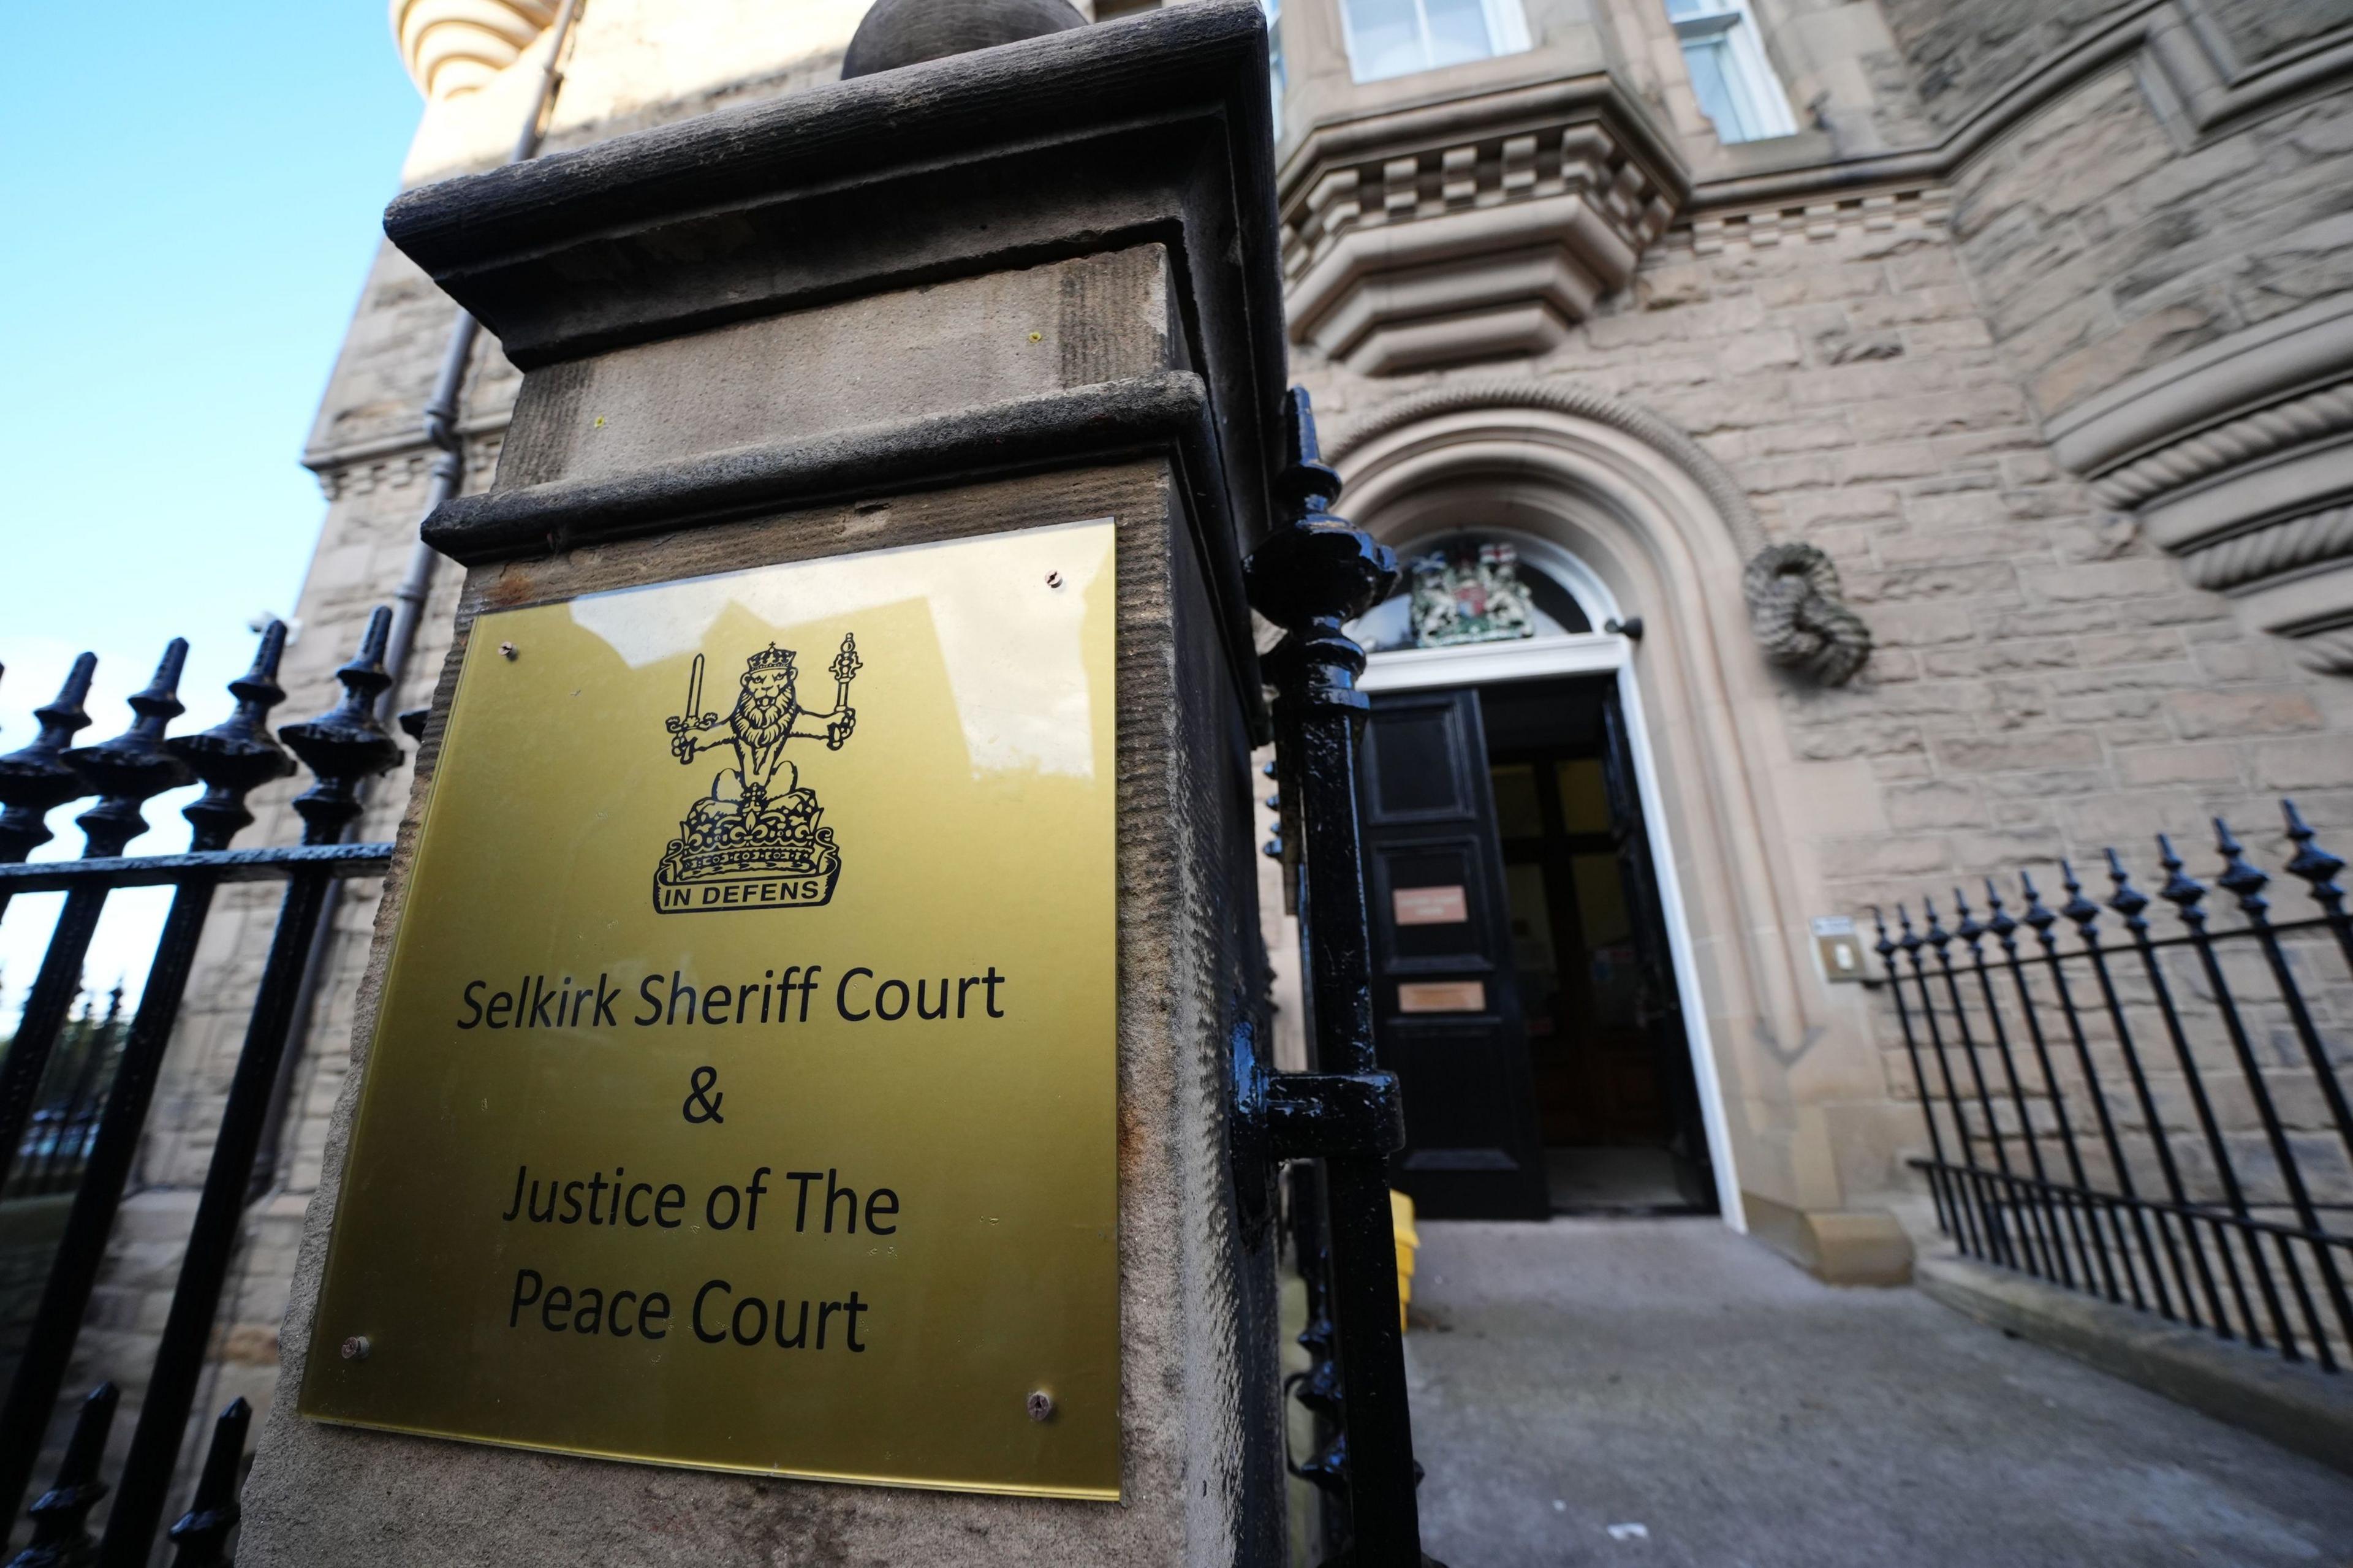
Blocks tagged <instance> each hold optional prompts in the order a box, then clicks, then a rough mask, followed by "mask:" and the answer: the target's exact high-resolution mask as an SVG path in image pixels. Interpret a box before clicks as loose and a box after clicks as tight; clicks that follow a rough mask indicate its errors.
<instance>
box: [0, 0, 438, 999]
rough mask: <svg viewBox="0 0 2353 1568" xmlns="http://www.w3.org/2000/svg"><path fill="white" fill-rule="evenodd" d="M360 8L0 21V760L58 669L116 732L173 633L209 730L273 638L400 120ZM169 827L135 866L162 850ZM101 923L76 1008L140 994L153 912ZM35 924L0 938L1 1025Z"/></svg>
mask: <svg viewBox="0 0 2353 1568" xmlns="http://www.w3.org/2000/svg"><path fill="white" fill-rule="evenodd" d="M419 109H420V103H419V100H418V98H417V91H416V89H414V88H413V87H412V86H411V85H410V84H409V81H408V79H407V77H406V74H405V73H404V72H403V71H402V69H401V67H400V60H399V57H398V55H397V53H396V50H395V48H394V47H393V42H392V38H391V36H390V31H389V28H388V26H387V24H386V21H385V6H384V5H383V4H382V3H381V0H237V3H236V4H234V5H213V6H201V7H200V6H190V5H136V6H132V7H127V8H121V9H110V8H104V7H90V6H85V5H34V4H16V5H0V474H5V487H0V665H5V667H6V668H5V674H4V675H0V752H5V751H14V750H15V749H16V748H17V747H19V746H21V745H23V744H25V743H26V742H27V741H29V740H30V739H31V738H32V734H33V724H32V720H31V718H30V716H29V710H30V709H32V708H33V707H35V706H37V704H39V703H41V702H43V701H46V700H47V699H48V697H49V696H50V695H51V694H52V693H53V692H54V691H55V690H56V689H57V684H58V679H60V677H61V676H62V675H63V673H64V669H65V666H66V664H67V662H68V661H69V660H70V659H71V658H72V656H73V655H74V654H75V653H76V652H78V651H79V650H81V649H83V648H89V649H90V650H91V651H93V652H95V653H96V654H97V655H98V656H99V672H98V685H97V689H96V690H95V692H94V694H93V697H92V700H91V702H90V715H91V718H92V721H93V722H92V723H91V725H90V729H88V730H86V731H83V738H84V739H85V740H96V739H100V738H101V737H103V736H106V735H109V734H112V733H115V732H117V731H120V730H121V728H122V727H123V725H124V723H125V722H126V721H127V720H128V718H129V714H128V711H127V710H125V709H124V707H123V706H122V698H123V696H124V695H125V694H127V693H128V692H130V691H132V690H135V689H137V688H138V687H139V686H141V685H142V684H143V683H144V681H145V679H146V678H147V676H148V674H149V673H150V672H151V671H152V670H153V668H154V663H155V659H156V657H157V655H158V654H159V653H160V652H161V651H162V648H163V645H164V641H165V640H166V639H167V638H169V637H172V636H174V635H175V634H176V635H178V636H182V637H186V638H188V640H189V642H190V643H191V645H192V647H191V651H190V656H189V662H188V674H187V678H186V679H185V681H184V682H183V683H182V687H181V693H182V698H183V700H185V701H186V702H187V704H188V708H189V711H188V714H187V716H186V718H185V719H184V720H183V721H181V722H182V724H183V725H187V726H193V727H196V728H202V727H204V726H206V725H209V724H212V723H214V722H216V721H218V720H219V719H220V718H221V716H222V715H223V714H224V713H225V712H226V711H227V703H228V699H227V694H226V693H225V692H223V691H222V689H221V685H222V682H224V681H225V680H227V679H229V677H231V676H232V675H234V674H236V673H237V671H238V670H239V669H241V668H244V666H245V664H246V663H247V662H248V660H249V659H250V658H251V657H252V647H253V640H254V639H253V637H252V635H251V634H250V633H249V632H248V630H247V629H246V628H247V624H248V622H249V621H250V620H252V619H253V618H254V617H255V616H257V615H259V614H260V613H262V612H264V611H274V612H277V613H279V614H281V615H282V614H286V613H289V612H290V608H291V606H292V605H293V603H294V597H295V595H296V592H297V591H298V590H299V588H300V587H301V580H302V573H303V570H304V568H305V566H306V565H307V564H308V562H309V558H310V552H311V542H312V539H313V536H314V535H315V534H316V532H317V531H318V526H319V521H320V517H321V514H322V510H323V509H322V502H321V500H320V496H319V489H318V486H317V484H316V482H315V481H314V480H313V479H311V476H310V474H309V473H308V472H306V471H305V470H304V469H303V468H301V467H300V466H299V464H298V463H297V462H296V458H297V456H298V454H299V453H300V452H301V447H302V441H303V437H304V436H305V435H306V434H307V432H308V430H309V427H310V423H311V415H312V413H313V412H314V410H315V406H316V405H317V402H318V398H319V395H320V392H321V390H322V388H323V387H324V386H325V384H326V378H327V374H328V371H329V370H330V369H331V368H332V363H333V360H334V353H335V349H336V346H337V344H338V343H339V342H341V341H342V338H343V330H344V327H345V325H346V323H347V322H348V321H349V319H350V316H351V312H352V307H353V303H354V302H355V301H356V300H357V299H358V296H359V289H360V285H361V282H362V280H363V279H364V276H365V273H366V269H367V265H368V260H369V258H370V257H371V256H372V255H373V254H374V252H375V246H376V242H377V240H378V238H379V237H380V232H381V231H380V229H379V227H378V224H379V221H380V217H381V215H382V212H383V208H384V204H385V202H386V201H387V200H388V199H390V197H391V195H393V192H394V190H395V189H396V183H397V175H398V172H399V167H400V162H401V157H402V154H403V153H405V152H406V148H407V144H408V138H409V135H410V132H412V131H413V130H414V129H415V127H416V123H417V114H418V111H419ZM280 716H281V717H299V716H300V715H293V714H281V715H280ZM177 805H178V801H177V799H176V798H167V799H165V800H162V801H158V802H156V803H154V804H153V805H150V806H149V807H148V810H147V817H148V820H149V822H151V823H152V824H153V825H154V827H153V831H152V832H150V834H149V835H148V836H147V837H145V838H144V839H142V840H140V841H139V842H138V843H136V844H134V845H133V846H132V847H133V849H134V850H149V851H154V850H171V849H178V848H183V847H185V845H186V842H187V828H186V825H185V822H183V821H182V820H181V818H180V816H179V815H178V812H177ZM73 810H74V808H72V807H68V808H65V809H63V810H60V811H58V812H56V813H53V814H52V815H51V816H50V819H49V822H50V826H51V828H52V829H53V830H54V831H56V832H57V833H58V840H57V841H56V842H53V843H52V844H50V845H49V846H48V847H47V850H46V851H45V857H46V856H47V855H56V854H59V853H65V854H72V853H77V852H79V847H80V835H79V832H78V831H76V830H75V829H74V828H73V826H72V821H71V818H72V813H73ZM117 901H118V902H128V903H130V904H132V907H126V908H125V909H123V910H121V911H120V914H121V919H117V918H115V917H114V916H110V921H109V929H108V930H107V931H105V932H103V933H102V934H101V937H100V943H99V946H98V947H97V948H96V949H95V950H94V951H93V953H92V962H91V966H90V979H91V980H92V981H93V982H94V983H98V984H111V981H112V979H113V977H114V975H115V974H116V973H118V972H120V971H121V970H124V969H130V970H132V971H134V972H135V971H136V970H137V969H139V968H141V967H143V963H144V954H143V952H141V951H140V949H139V943H138V942H137V941H136V931H135V930H134V929H133V928H134V927H135V925H136V924H137V923H138V921H136V920H135V918H134V917H135V916H136V915H137V914H138V912H139V911H138V906H143V905H144V904H149V903H153V904H155V905H156V906H157V907H158V908H160V902H161V900H160V899H159V898H158V897H156V896H154V895H149V896H147V897H145V898H143V899H142V900H117ZM56 902H57V900H56V899H55V898H53V897H51V898H38V899H21V900H17V901H16V904H15V905H13V906H12V907H11V909H10V910H9V912H8V914H7V915H6V917H5V921H0V1022H5V1019H6V1018H8V1017H9V1016H13V1014H14V1013H15V1011H16V1005H17V1003H18V999H19V997H20V996H21V994H22V992H23V989H24V987H25V986H26V985H27V984H30V983H31V980H32V977H33V970H34V967H35V965H36V964H37V962H38V954H39V951H40V947H41V945H42V943H43V942H44V940H45V938H46V935H47V927H48V924H49V922H50V921H51V919H52V918H53V913H54V909H55V905H56Z"/></svg>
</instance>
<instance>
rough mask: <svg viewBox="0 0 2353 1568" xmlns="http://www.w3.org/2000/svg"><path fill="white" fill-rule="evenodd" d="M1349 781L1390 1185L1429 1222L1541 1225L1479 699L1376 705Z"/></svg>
mask: <svg viewBox="0 0 2353 1568" xmlns="http://www.w3.org/2000/svg"><path fill="white" fill-rule="evenodd" d="M1361 767H1362V779H1361V784H1362V789H1361V792H1360V799H1361V801H1362V803H1363V808H1364V844H1365V856H1366V865H1367V867H1368V868H1370V871H1371V878H1370V889H1369V892H1370V900H1369V901H1370V903H1371V906H1372V907H1371V910H1370V911H1369V912H1370V914H1371V916H1372V923H1373V964H1374V976H1373V1005H1374V1015H1375V1019H1374V1031H1375V1038H1376V1040H1377V1044H1378V1047H1379V1049H1380V1054H1381V1059H1382V1061H1383V1062H1384V1063H1385V1064H1386V1065H1388V1067H1389V1068H1391V1069H1392V1070H1393V1071H1395V1072H1396V1073H1397V1074H1398V1077H1399V1079H1402V1080H1403V1083H1404V1086H1405V1101H1406V1138H1407V1147H1406V1151H1405V1153H1404V1154H1403V1155H1402V1156H1401V1157H1400V1158H1399V1159H1398V1163H1397V1165H1396V1166H1395V1167H1394V1170H1393V1179H1394V1180H1395V1181H1396V1182H1397V1184H1398V1186H1400V1187H1402V1188H1403V1189H1404V1190H1405V1191H1406V1192H1408V1193H1409V1194H1411V1195H1412V1196H1413V1199H1414V1202H1415V1204H1416V1205H1418V1206H1419V1209H1420V1210H1421V1212H1423V1213H1424V1214H1426V1215H1430V1217H1431V1218H1434V1219H1438V1218H1520V1217H1529V1216H1536V1215H1545V1214H1546V1213H1548V1212H1549V1211H1550V1205H1549V1202H1548V1200H1547V1198H1546V1192H1545V1184H1544V1165H1543V1158H1542V1152H1541V1149H1540V1147H1539V1144H1538V1141H1537V1132H1536V1121H1535V1105H1534V1100H1533V1092H1532V1089H1531V1085H1530V1081H1529V1075H1528V1059H1527V1039H1526V1035H1525V1028H1524V1026H1523V1023H1522V1020H1521V1016H1520V1004H1519V994H1518V987H1517V984H1516V982H1515V979H1514V972H1513V964H1512V952H1511V941H1510V934H1509V933H1510V929H1511V928H1510V924H1509V921H1508V918H1507V916H1506V913H1505V910H1504V887H1503V863H1502V858H1501V856H1500V854H1499V853H1498V851H1497V848H1496V839H1495V826H1494V815H1493V804H1492V802H1491V800H1490V794H1489V788H1488V781H1487V762H1486V742H1485V737H1484V735H1483V733H1482V729H1481V725H1480V719H1479V703H1478V694H1477V693H1476V692H1475V691H1472V690H1461V691H1434V692H1406V693H1396V694H1391V695H1386V696H1376V697H1374V698H1373V700H1372V719H1371V722H1370V723H1369V724H1368V725H1367V727H1366V737H1365V746H1364V751H1363V763H1362V764H1361Z"/></svg>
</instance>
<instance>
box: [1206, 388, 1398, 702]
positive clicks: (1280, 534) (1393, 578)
mask: <svg viewBox="0 0 2353 1568" xmlns="http://www.w3.org/2000/svg"><path fill="white" fill-rule="evenodd" d="M1284 413H1285V421H1286V425H1285V431H1284V443H1285V446H1286V448H1287V450H1286V453H1285V462H1284V465H1283V469H1282V473H1280V474H1278V475H1276V476H1275V481H1274V492H1275V500H1276V501H1277V502H1278V503H1279V504H1280V505H1281V507H1282V510H1284V511H1285V512H1286V513H1289V514H1290V515H1291V521H1290V522H1289V523H1288V525H1287V526H1285V527H1282V528H1279V529H1277V530H1275V531H1274V532H1273V533H1271V534H1270V535H1269V536H1268V537H1267V539H1266V540H1265V542H1263V543H1261V544H1260V545H1259V547H1258V548H1257V549H1256V550H1254V551H1252V552H1250V560H1249V561H1248V562H1247V563H1245V565H1244V567H1243V576H1244V581H1245V583H1246V584H1247V585H1248V587H1249V591H1250V605H1251V607H1252V608H1254V609H1256V610H1257V611H1258V613H1259V614H1261V615H1262V616H1265V617H1266V618H1267V619H1268V620H1270V621H1272V622H1273V623H1274V624H1275V625H1276V626H1281V627H1282V628H1283V629H1284V630H1286V631H1289V632H1292V633H1293V634H1296V635H1300V636H1304V635H1305V634H1307V633H1308V632H1309V631H1310V630H1311V629H1312V630H1316V631H1323V632H1328V633H1329V634H1331V635H1333V636H1336V635H1337V633H1338V631H1339V627H1340V626H1341V623H1343V622H1345V621H1348V620H1352V619H1354V618H1355V617H1356V616H1360V615H1362V614H1364V612H1365V611H1366V610H1367V609H1369V608H1370V607H1371V606H1372V605H1374V604H1376V603H1377V602H1378V601H1379V600H1380V599H1382V598H1383V597H1385V596H1386V595H1388V592H1389V590H1390V589H1391V588H1392V587H1393V586H1395V584H1396V583H1397V554H1396V552H1393V551H1391V550H1390V549H1389V547H1388V545H1386V544H1377V543H1376V542H1374V541H1373V539H1372V537H1371V536H1370V535H1369V534H1366V533H1365V532H1363V531H1360V530H1358V529H1356V528H1352V527H1350V526H1349V525H1348V524H1347V523H1346V522H1345V521H1342V520H1341V519H1339V518H1336V517H1334V516H1332V515H1331V514H1330V513H1329V512H1328V511H1326V510H1324V509H1325V508H1326V507H1328V506H1330V505H1331V503H1332V502H1333V501H1334V500H1336V499H1337V498H1338V496H1339V494H1340V476H1339V475H1338V474H1336V473H1335V472H1333V471H1332V469H1330V468H1327V467H1325V466H1324V458H1323V453H1322V450H1321V448H1320V447H1318V446H1317V444H1316V440H1315V416H1314V410H1313V409H1312V408H1311V407H1310V406H1309V405H1308V400H1307V393H1306V391H1305V389H1304V388H1302V387H1296V386H1294V387H1293V388H1292V389H1291V395H1290V398H1289V401H1288V402H1287V404H1286V405H1285V408H1284ZM1339 641H1341V642H1343V643H1347V639H1346V638H1345V637H1341V638H1339ZM1347 647H1348V648H1349V649H1350V650H1352V651H1353V652H1354V656H1355V657H1354V663H1353V665H1352V667H1351V670H1350V673H1351V675H1352V676H1353V674H1354V673H1355V671H1356V670H1361V669H1362V668H1364V657H1365V656H1364V653H1363V650H1361V649H1358V648H1356V645H1355V644H1354V643H1347ZM1327 651H1328V652H1333V653H1336V652H1337V651H1338V650H1336V649H1333V650H1327Z"/></svg>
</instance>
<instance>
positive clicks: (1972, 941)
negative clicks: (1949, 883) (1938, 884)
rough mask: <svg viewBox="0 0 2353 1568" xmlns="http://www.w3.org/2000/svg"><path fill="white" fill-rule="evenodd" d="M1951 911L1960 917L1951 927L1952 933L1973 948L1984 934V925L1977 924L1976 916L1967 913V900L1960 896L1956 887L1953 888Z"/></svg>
mask: <svg viewBox="0 0 2353 1568" xmlns="http://www.w3.org/2000/svg"><path fill="white" fill-rule="evenodd" d="M1953 912H1954V913H1955V914H1957V915H1958V916H1960V917H1961V918H1960V921H1959V922H1958V923H1957V924H1956V925H1955V926H1954V927H1953V934H1954V935H1955V936H1957V937H1959V938H1960V939H1961V940H1962V941H1963V942H1968V944H1969V946H1970V947H1972V948H1975V947H1976V946H1977V944H1978V938H1979V937H1981V936H1983V935H1985V927H1983V926H1981V925H1979V924H1978V920H1977V917H1976V916H1975V915H1973V914H1971V913H1969V901H1968V899H1966V898H1964V897H1962V896H1961V890H1960V889H1958V888H1955V889H1953Z"/></svg>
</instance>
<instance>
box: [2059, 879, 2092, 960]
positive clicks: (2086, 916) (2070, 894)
mask: <svg viewBox="0 0 2353 1568" xmlns="http://www.w3.org/2000/svg"><path fill="white" fill-rule="evenodd" d="M2059 885H2060V886H2061V887H2063V888H2064V889H2067V901H2066V902H2065V903H2063V904H2062V905H2060V906H2059V912H2060V913H2061V914H2063V915H2065V916H2066V917H2067V918H2068V919H2069V920H2071V921H2074V922H2075V924H2076V925H2077V926H2078V927H2080V928H2081V929H2082V931H2083V933H2084V941H2086V942H2089V941H2091V940H2092V937H2093V935H2094V929H2095V926H2096V922H2097V921H2099V918H2100V906H2099V905H2097V904H2095V903H2094V902H2092V900H2089V899H2087V898H2085V897H2084V884H2083V883H2082V882H2080V881H2078V880H2077V879H2076V877H2075V863H2074V862H2073V860H2062V861H2060V862H2059Z"/></svg>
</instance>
